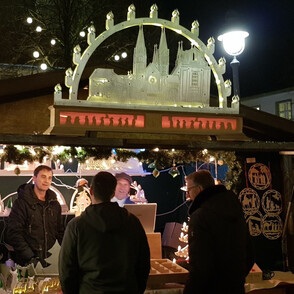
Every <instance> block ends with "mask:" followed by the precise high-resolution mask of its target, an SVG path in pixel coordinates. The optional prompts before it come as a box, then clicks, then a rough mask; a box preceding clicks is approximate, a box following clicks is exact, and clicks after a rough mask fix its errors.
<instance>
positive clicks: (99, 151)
mask: <svg viewBox="0 0 294 294" xmlns="http://www.w3.org/2000/svg"><path fill="white" fill-rule="evenodd" d="M2 147H3V149H1V151H2V152H1V153H0V160H1V161H2V162H8V163H10V164H11V163H13V164H17V165H21V164H23V163H24V162H28V163H32V162H36V161H37V162H40V163H42V162H45V161H52V162H54V163H55V165H56V166H58V167H59V166H61V165H62V164H64V163H67V162H70V161H71V160H73V159H75V160H76V161H77V162H78V163H79V164H85V163H86V161H89V159H94V160H102V159H104V160H116V161H120V162H127V161H128V160H129V159H130V158H137V159H138V160H139V161H140V162H142V163H143V162H144V163H145V164H147V166H148V168H151V169H153V172H152V174H153V176H154V177H158V176H159V175H160V172H161V171H162V170H163V169H170V175H171V176H172V177H176V176H177V175H179V170H178V166H180V165H185V164H189V163H191V162H196V170H197V168H199V167H200V166H201V165H202V164H207V165H209V164H210V163H211V158H214V163H215V166H216V169H215V170H216V173H217V170H218V169H217V167H218V166H223V165H226V166H227V167H228V172H227V173H226V178H225V180H224V181H222V183H223V184H224V185H225V186H226V187H227V188H228V189H232V186H233V184H236V183H238V181H239V175H240V173H241V172H242V167H241V164H240V162H239V161H238V160H237V157H236V155H235V152H229V151H208V150H207V149H204V150H198V151H195V150H174V149H172V150H170V149H169V150H168V149H163V150H159V149H158V148H155V149H152V150H146V149H143V150H140V151H139V152H137V151H136V150H135V151H134V150H129V149H121V148H117V149H115V150H114V149H112V148H101V147H73V146H43V147H40V146H20V145H6V146H2ZM175 163H176V164H177V166H176V165H175ZM57 169H59V168H57ZM216 178H217V174H216Z"/></svg>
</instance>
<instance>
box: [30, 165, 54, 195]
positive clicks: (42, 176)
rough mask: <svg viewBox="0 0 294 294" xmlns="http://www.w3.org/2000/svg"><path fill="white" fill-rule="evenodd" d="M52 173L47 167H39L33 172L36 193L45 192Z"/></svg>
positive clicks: (50, 181)
mask: <svg viewBox="0 0 294 294" xmlns="http://www.w3.org/2000/svg"><path fill="white" fill-rule="evenodd" d="M52 177H53V171H52V168H51V167H49V166H47V165H39V166H38V167H37V168H36V169H35V170H34V175H33V181H34V185H35V189H36V190H38V191H47V190H48V189H49V188H50V186H51V183H52Z"/></svg>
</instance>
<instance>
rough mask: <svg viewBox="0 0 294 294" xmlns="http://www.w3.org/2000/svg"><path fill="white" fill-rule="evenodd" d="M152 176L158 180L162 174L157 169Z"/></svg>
mask: <svg viewBox="0 0 294 294" xmlns="http://www.w3.org/2000/svg"><path fill="white" fill-rule="evenodd" d="M152 175H153V177H154V178H158V177H159V175H160V172H159V171H158V169H157V168H155V169H154V170H153V172H152Z"/></svg>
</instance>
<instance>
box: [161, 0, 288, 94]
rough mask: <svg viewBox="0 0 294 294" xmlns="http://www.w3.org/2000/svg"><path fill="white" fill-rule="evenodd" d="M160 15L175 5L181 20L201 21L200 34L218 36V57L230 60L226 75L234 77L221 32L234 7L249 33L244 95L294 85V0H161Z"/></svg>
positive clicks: (242, 74)
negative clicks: (220, 36) (219, 39)
mask: <svg viewBox="0 0 294 294" xmlns="http://www.w3.org/2000/svg"><path fill="white" fill-rule="evenodd" d="M157 5H158V7H159V17H163V16H162V15H164V16H166V17H169V16H170V15H171V12H172V10H173V9H174V8H177V9H178V10H179V12H180V23H181V24H182V25H183V26H185V27H187V28H190V27H191V23H192V22H193V20H195V19H197V20H198V21H199V23H200V35H199V38H200V39H201V41H203V42H204V43H205V44H206V43H207V39H208V38H209V37H211V36H213V37H214V38H215V40H216V51H215V58H216V60H218V59H219V58H220V57H222V56H224V57H225V58H226V60H227V73H226V75H225V77H226V78H229V79H232V77H231V69H230V66H229V63H230V61H231V60H232V57H230V56H229V55H227V53H226V52H225V51H224V50H223V48H222V44H221V42H219V41H217V36H218V35H219V34H220V33H221V28H222V27H224V26H225V25H226V23H227V21H228V15H231V13H232V11H233V13H234V14H235V15H237V16H238V18H239V19H240V22H242V23H243V24H244V26H246V28H247V31H248V32H249V34H250V35H249V37H248V38H247V39H246V48H245V51H244V52H243V53H242V55H240V56H239V57H238V59H239V61H240V88H241V98H242V96H243V97H246V96H252V95H256V94H260V93H265V92H271V91H275V90H280V89H284V88H287V87H294V73H293V72H294V61H293V53H294V1H292V0H287V1H286V0H281V1H277V0H275V1H274V0H254V1H252V0H245V1H244V0H235V1H212V0H206V1H197V0H194V1H186V0H183V1H178V0H177V1H176V0H170V1H157Z"/></svg>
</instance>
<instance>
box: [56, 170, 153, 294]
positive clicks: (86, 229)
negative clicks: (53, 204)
mask: <svg viewBox="0 0 294 294" xmlns="http://www.w3.org/2000/svg"><path fill="white" fill-rule="evenodd" d="M115 187H116V179H115V177H114V176H113V175H112V174H110V173H108V172H99V173H98V174H96V176H95V177H94V178H93V181H92V185H91V189H90V191H91V198H92V205H90V206H89V207H87V208H86V210H85V212H83V213H82V215H81V216H79V217H76V218H75V219H73V220H71V221H70V222H69V223H68V225H67V228H66V231H65V235H64V239H63V242H62V246H61V250H60V255H59V279H60V282H61V288H62V291H63V293H64V294H89V293H101V294H102V293H105V294H106V293H107V294H110V293H117V294H119V293H121V294H122V293H124V294H141V293H144V290H145V288H146V283H147V278H148V275H149V271H150V252H149V246H148V242H147V238H146V234H145V231H144V229H143V227H142V225H141V223H140V221H139V220H138V218H137V217H135V216H134V215H133V214H131V213H128V211H127V210H126V209H125V208H122V207H119V206H118V204H117V203H116V202H110V199H111V198H112V197H113V195H114V191H115Z"/></svg>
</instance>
